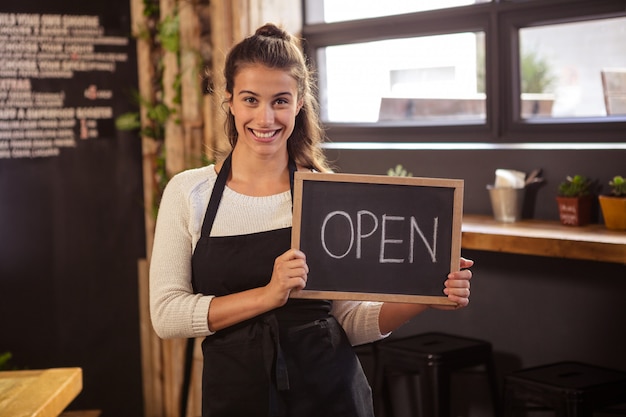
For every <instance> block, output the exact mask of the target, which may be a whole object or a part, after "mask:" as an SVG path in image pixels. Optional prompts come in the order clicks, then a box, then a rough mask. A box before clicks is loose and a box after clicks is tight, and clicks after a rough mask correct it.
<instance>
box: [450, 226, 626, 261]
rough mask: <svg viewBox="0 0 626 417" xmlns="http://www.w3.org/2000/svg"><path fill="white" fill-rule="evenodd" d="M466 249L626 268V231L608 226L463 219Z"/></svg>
mask: <svg viewBox="0 0 626 417" xmlns="http://www.w3.org/2000/svg"><path fill="white" fill-rule="evenodd" d="M462 232H463V240H462V243H461V246H462V247H463V248H464V249H476V250H485V251H492V252H504V253H516V254H522V255H535V256H549V257H555V258H567V259H585V260H592V261H599V262H614V263H620V264H626V231H617V230H608V229H607V228H606V227H604V225H601V224H591V225H587V226H582V227H573V226H564V225H562V224H560V223H559V222H556V221H545V220H522V221H519V222H515V223H500V222H497V221H495V220H494V219H493V217H491V216H478V215H467V214H466V215H464V216H463V225H462Z"/></svg>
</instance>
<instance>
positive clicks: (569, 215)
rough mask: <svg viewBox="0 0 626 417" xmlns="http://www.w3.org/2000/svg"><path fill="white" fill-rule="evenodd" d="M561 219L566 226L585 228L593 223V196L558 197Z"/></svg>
mask: <svg viewBox="0 0 626 417" xmlns="http://www.w3.org/2000/svg"><path fill="white" fill-rule="evenodd" d="M556 201H557V203H558V205H559V218H560V219H561V223H562V224H564V225H566V226H585V225H587V224H589V222H590V221H591V203H592V198H591V196H584V197H557V198H556Z"/></svg>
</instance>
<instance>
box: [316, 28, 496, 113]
mask: <svg viewBox="0 0 626 417" xmlns="http://www.w3.org/2000/svg"><path fill="white" fill-rule="evenodd" d="M318 62H319V65H320V71H319V72H320V84H321V85H320V97H321V102H322V117H323V119H324V120H325V121H328V122H371V123H375V122H379V121H380V122H389V121H410V122H411V123H433V122H435V123H440V122H442V121H443V122H444V123H448V122H450V121H464V120H484V119H485V96H484V87H483V85H484V80H483V77H482V74H484V65H485V64H484V33H482V32H478V33H458V34H448V35H437V36H425V37H418V38H408V39H392V40H385V41H377V42H367V43H360V44H350V45H338V46H329V47H326V48H323V49H321V50H320V51H319V53H318Z"/></svg>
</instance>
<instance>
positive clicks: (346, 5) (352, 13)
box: [306, 0, 491, 23]
mask: <svg viewBox="0 0 626 417" xmlns="http://www.w3.org/2000/svg"><path fill="white" fill-rule="evenodd" d="M490 1H491V0H393V1H381V0H324V1H323V2H322V1H320V0H308V1H307V3H306V10H307V23H324V22H325V23H330V22H343V21H347V20H357V19H367V18H372V17H381V16H392V15H398V14H406V13H414V12H423V11H426V10H435V9H446V8H449V7H457V6H467V5H469V4H477V3H488V2H490Z"/></svg>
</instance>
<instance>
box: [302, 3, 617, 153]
mask: <svg viewBox="0 0 626 417" xmlns="http://www.w3.org/2000/svg"><path fill="white" fill-rule="evenodd" d="M352 3H355V4H352ZM356 3H358V4H356ZM370 3H371V4H370ZM567 3H572V4H570V5H568V4H567ZM574 3H575V4H574ZM381 5H382V6H381ZM305 6H306V7H305V22H306V24H305V26H304V30H303V36H304V38H305V41H306V46H307V52H308V55H309V57H310V58H311V59H312V61H313V62H314V64H315V66H316V68H317V72H318V81H319V94H320V103H321V108H322V119H323V120H324V122H325V123H326V124H327V126H328V127H329V128H330V129H329V133H330V134H331V139H333V140H334V141H380V140H381V137H385V138H386V140H388V141H405V142H406V141H410V142H420V141H426V142H432V141H459V142H461V141H486V140H487V141H492V142H499V141H502V142H519V141H523V142H528V141H537V142H541V141H544V142H545V141H552V142H553V141H564V142H572V141H573V142H576V141H623V140H624V135H623V132H624V131H626V110H624V108H625V107H626V104H624V100H626V98H624V96H625V95H626V93H624V91H626V86H624V85H623V83H624V82H626V81H623V80H624V78H626V43H625V42H623V39H625V38H626V7H625V6H626V1H625V0H572V1H570V2H567V1H564V0H542V1H515V0H511V1H505V0H500V1H497V0H494V1H480V0H475V1H471V0H438V1H429V0H421V1H419V0H414V1H409V0H404V1H398V2H380V1H373V0H372V1H364V0H359V1H356V2H352V1H347V0H346V1H341V2H337V1H334V0H325V1H320V0H307V1H305ZM591 135H593V136H591Z"/></svg>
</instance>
